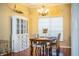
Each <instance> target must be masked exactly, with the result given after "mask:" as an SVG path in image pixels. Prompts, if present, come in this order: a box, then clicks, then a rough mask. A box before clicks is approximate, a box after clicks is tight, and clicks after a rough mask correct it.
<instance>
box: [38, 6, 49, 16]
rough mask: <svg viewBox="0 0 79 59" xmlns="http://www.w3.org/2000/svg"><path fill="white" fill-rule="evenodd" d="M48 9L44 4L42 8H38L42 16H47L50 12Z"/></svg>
mask: <svg viewBox="0 0 79 59" xmlns="http://www.w3.org/2000/svg"><path fill="white" fill-rule="evenodd" d="M48 11H49V10H48V9H47V8H46V7H45V6H44V5H43V6H42V8H40V9H38V13H39V14H40V15H42V16H46V15H47V14H48Z"/></svg>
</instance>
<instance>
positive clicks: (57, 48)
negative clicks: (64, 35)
mask: <svg viewBox="0 0 79 59" xmlns="http://www.w3.org/2000/svg"><path fill="white" fill-rule="evenodd" d="M60 36H61V33H59V34H58V38H57V41H56V56H59V53H60Z"/></svg>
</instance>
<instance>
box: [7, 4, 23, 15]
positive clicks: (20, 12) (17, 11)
mask: <svg viewBox="0 0 79 59" xmlns="http://www.w3.org/2000/svg"><path fill="white" fill-rule="evenodd" d="M8 8H9V9H11V10H12V11H14V12H16V13H19V14H23V12H22V11H21V10H17V9H16V4H14V8H10V7H8Z"/></svg>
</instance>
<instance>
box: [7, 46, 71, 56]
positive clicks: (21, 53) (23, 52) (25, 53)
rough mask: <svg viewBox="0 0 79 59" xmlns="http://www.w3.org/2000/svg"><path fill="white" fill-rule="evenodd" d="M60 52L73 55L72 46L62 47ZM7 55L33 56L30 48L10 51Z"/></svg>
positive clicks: (64, 54)
mask: <svg viewBox="0 0 79 59" xmlns="http://www.w3.org/2000/svg"><path fill="white" fill-rule="evenodd" d="M60 52H62V53H63V56H71V48H66V47H61V48H60ZM5 56H31V55H30V48H28V49H26V50H23V51H21V52H18V53H10V54H7V55H5ZM34 56H35V54H34Z"/></svg>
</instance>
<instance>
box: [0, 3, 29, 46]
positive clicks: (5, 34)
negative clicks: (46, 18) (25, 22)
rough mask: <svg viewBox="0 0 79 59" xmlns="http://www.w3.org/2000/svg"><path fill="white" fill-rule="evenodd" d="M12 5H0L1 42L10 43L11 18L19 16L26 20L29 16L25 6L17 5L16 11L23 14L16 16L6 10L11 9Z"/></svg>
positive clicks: (14, 13)
mask: <svg viewBox="0 0 79 59" xmlns="http://www.w3.org/2000/svg"><path fill="white" fill-rule="evenodd" d="M13 5H14V4H0V39H2V40H8V41H10V33H11V22H10V21H11V16H14V15H19V16H24V17H26V18H28V15H29V13H28V8H27V6H24V5H21V4H17V9H19V10H22V11H23V12H24V14H18V13H16V12H13V11H12V10H11V9H9V8H8V7H10V8H13ZM9 47H10V46H9Z"/></svg>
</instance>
